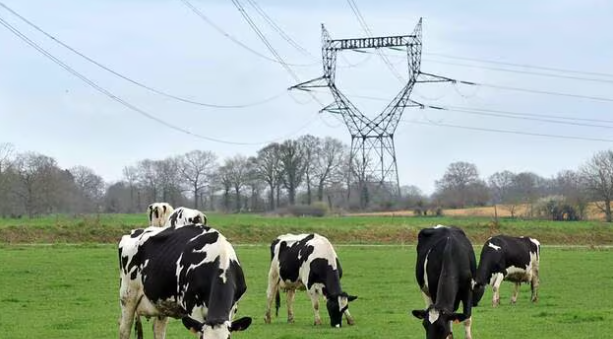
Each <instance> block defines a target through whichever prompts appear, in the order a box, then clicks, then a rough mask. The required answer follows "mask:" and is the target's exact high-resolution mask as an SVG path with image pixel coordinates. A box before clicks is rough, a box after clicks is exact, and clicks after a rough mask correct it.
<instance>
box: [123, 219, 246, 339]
mask: <svg viewBox="0 0 613 339" xmlns="http://www.w3.org/2000/svg"><path fill="white" fill-rule="evenodd" d="M119 268H120V289H119V300H120V306H121V319H120V323H119V338H120V339H128V338H129V337H130V329H131V327H132V324H133V322H134V319H135V317H136V318H138V317H139V316H145V317H147V318H149V317H154V321H153V332H154V338H156V339H160V338H162V339H163V338H164V337H165V332H166V324H167V322H168V317H172V318H177V319H179V318H180V319H182V321H183V324H184V325H185V327H187V328H188V329H189V330H190V331H192V332H193V333H196V334H197V335H198V337H199V338H201V339H203V338H204V339H228V338H229V336H230V333H231V332H233V331H240V330H244V329H246V328H247V327H248V326H249V325H250V324H251V318H249V317H243V318H241V319H238V320H235V321H232V319H233V317H234V315H235V313H236V311H237V308H238V301H239V300H240V299H241V297H242V296H243V294H244V293H245V291H246V289H247V285H246V283H245V277H244V275H243V271H242V268H241V266H240V263H239V261H238V258H237V256H236V253H235V252H234V249H233V247H232V245H231V244H230V243H229V242H228V241H227V240H226V238H225V237H224V236H223V235H222V234H220V233H219V232H218V231H217V230H215V229H213V228H209V227H206V226H202V225H187V226H183V227H179V228H170V227H163V228H160V227H154V226H150V227H148V228H146V229H137V230H133V231H132V232H131V234H129V235H124V236H123V237H122V238H121V241H120V242H119ZM137 335H138V337H139V338H142V328H140V331H139V328H138V327H137Z"/></svg>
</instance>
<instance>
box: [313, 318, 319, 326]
mask: <svg viewBox="0 0 613 339" xmlns="http://www.w3.org/2000/svg"><path fill="white" fill-rule="evenodd" d="M318 325H321V319H317V320H315V321H314V322H313V326H318Z"/></svg>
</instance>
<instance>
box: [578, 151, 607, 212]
mask: <svg viewBox="0 0 613 339" xmlns="http://www.w3.org/2000/svg"><path fill="white" fill-rule="evenodd" d="M579 173H580V175H581V179H582V181H583V182H584V184H585V186H586V188H587V189H588V191H589V192H590V193H591V194H592V195H593V197H594V198H596V199H598V200H600V201H601V202H597V203H596V206H597V207H598V209H600V210H601V211H603V212H604V214H605V218H606V220H607V222H611V221H613V216H612V213H611V200H613V151H611V150H607V151H601V152H598V153H596V154H595V155H594V156H593V157H592V159H590V160H589V161H588V162H587V163H586V164H584V165H583V166H582V167H581V169H580V170H579Z"/></svg>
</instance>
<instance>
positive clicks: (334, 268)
mask: <svg viewBox="0 0 613 339" xmlns="http://www.w3.org/2000/svg"><path fill="white" fill-rule="evenodd" d="M270 252H271V262H270V271H269V272H268V289H267V291H266V295H267V297H268V304H267V308H266V315H265V318H264V321H265V322H266V323H270V322H271V314H270V313H271V312H270V309H271V308H272V302H273V298H275V299H276V313H277V315H278V313H279V306H280V305H279V304H280V298H279V289H283V290H285V291H287V321H288V322H293V321H294V309H293V304H294V298H295V295H296V290H297V289H299V290H305V289H306V291H307V294H308V295H309V297H310V298H311V303H312V305H313V311H314V313H315V325H321V323H322V322H321V317H320V316H319V295H323V296H324V297H325V298H326V307H327V309H328V315H329V316H330V325H331V326H333V327H341V326H342V322H343V321H342V320H343V314H344V315H345V317H346V319H347V324H349V325H353V324H354V323H355V322H354V320H353V317H352V316H351V314H350V313H349V309H348V308H349V302H350V301H353V300H355V299H356V298H357V296H352V295H349V294H347V293H346V292H344V291H343V290H342V288H341V277H342V275H343V270H342V268H341V264H340V261H339V260H338V257H337V255H336V252H335V251H334V247H332V244H331V243H330V241H328V239H326V238H325V237H323V236H321V235H319V234H285V235H281V236H279V237H277V238H276V239H275V240H274V241H273V242H272V244H271V245H270Z"/></svg>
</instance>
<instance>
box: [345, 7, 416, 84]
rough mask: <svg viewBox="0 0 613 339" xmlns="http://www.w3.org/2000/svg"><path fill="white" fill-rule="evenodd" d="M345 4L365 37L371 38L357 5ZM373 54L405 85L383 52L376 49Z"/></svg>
mask: <svg viewBox="0 0 613 339" xmlns="http://www.w3.org/2000/svg"><path fill="white" fill-rule="evenodd" d="M347 4H348V5H349V7H351V10H352V11H353V14H355V17H356V18H357V19H358V22H359V23H360V26H362V29H363V30H364V32H365V33H366V35H367V36H368V37H372V36H373V34H372V31H371V30H370V28H369V27H368V25H367V24H366V20H364V17H363V16H362V13H361V12H360V9H359V8H358V5H357V4H356V3H355V1H353V0H347ZM375 52H376V53H377V55H379V57H380V58H381V59H382V60H383V62H384V63H385V65H386V66H387V68H388V69H389V70H390V71H391V72H392V74H393V75H394V76H395V77H396V79H398V81H400V82H401V83H405V82H406V80H405V79H404V78H403V77H402V75H400V73H399V72H398V70H397V69H396V67H394V65H393V64H392V63H391V62H390V60H389V59H388V58H387V56H386V55H385V54H384V53H383V52H381V51H380V50H379V49H376V50H375Z"/></svg>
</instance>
